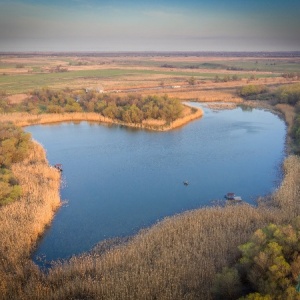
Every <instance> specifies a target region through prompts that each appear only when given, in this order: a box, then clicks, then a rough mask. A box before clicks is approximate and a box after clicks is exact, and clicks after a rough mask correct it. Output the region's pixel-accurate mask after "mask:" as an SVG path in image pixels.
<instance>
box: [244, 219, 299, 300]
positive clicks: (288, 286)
mask: <svg viewBox="0 0 300 300" xmlns="http://www.w3.org/2000/svg"><path fill="white" fill-rule="evenodd" d="M299 239H300V217H298V218H296V219H295V220H294V221H293V223H292V224H291V225H282V226H278V225H274V224H270V225H268V226H267V227H265V228H262V229H259V230H257V231H256V232H255V233H254V235H253V236H252V238H251V240H250V241H249V242H248V243H245V244H243V245H241V246H240V247H239V249H240V250H241V252H242V258H241V259H240V268H241V269H242V273H244V274H245V277H246V278H244V280H246V281H247V282H248V283H249V284H250V286H251V288H252V289H253V290H254V291H255V293H253V294H250V295H248V296H247V297H246V298H244V299H300V294H299V293H298V292H297V290H296V285H297V281H298V276H299V274H300V244H299Z"/></svg>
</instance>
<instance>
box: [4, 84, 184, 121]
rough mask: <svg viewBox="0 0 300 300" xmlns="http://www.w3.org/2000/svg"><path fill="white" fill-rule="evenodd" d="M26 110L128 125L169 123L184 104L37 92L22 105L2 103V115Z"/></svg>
mask: <svg viewBox="0 0 300 300" xmlns="http://www.w3.org/2000/svg"><path fill="white" fill-rule="evenodd" d="M1 111H2V112H13V111H25V112H29V113H34V114H41V113H65V112H96V113H99V114H100V115H102V116H104V117H107V118H111V119H116V120H119V121H122V122H125V123H137V124H138V123H142V121H143V120H147V119H155V120H165V121H166V122H167V123H170V122H172V121H174V120H176V119H178V118H179V117H180V116H181V113H182V111H183V105H182V103H181V102H180V101H179V100H178V99H170V98H168V96H146V97H142V96H139V95H128V96H125V97H118V96H115V95H109V94H101V93H97V92H96V91H89V92H85V91H79V92H78V91H77V92H74V91H71V90H69V89H65V90H60V91H54V90H50V89H42V90H36V91H34V92H32V94H31V96H30V97H28V99H26V100H24V101H23V102H22V103H19V104H9V103H7V101H5V100H4V99H2V100H0V112H1Z"/></svg>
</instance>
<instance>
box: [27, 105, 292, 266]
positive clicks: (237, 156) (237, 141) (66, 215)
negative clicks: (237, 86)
mask: <svg viewBox="0 0 300 300" xmlns="http://www.w3.org/2000/svg"><path fill="white" fill-rule="evenodd" d="M195 105H196V104H195ZM27 131H29V132H31V133H32V135H33V137H34V138H35V139H36V140H37V141H39V142H40V143H41V144H43V145H44V147H45V148H46V149H47V157H48V159H49V161H50V163H51V164H55V163H62V164H63V167H64V172H63V178H64V181H65V182H66V187H64V188H62V190H61V196H62V199H63V200H68V204H67V205H64V206H63V207H62V208H61V209H60V210H59V211H58V213H57V214H56V216H55V219H54V221H53V224H52V226H51V228H50V229H49V230H48V231H47V232H46V234H45V236H44V238H43V239H42V240H41V242H40V244H39V247H38V249H37V251H36V253H35V254H34V255H35V257H36V256H42V255H46V259H47V260H53V259H58V258H68V257H70V256H71V255H73V254H78V253H81V252H83V251H87V250H90V249H91V248H92V247H93V246H94V245H95V244H96V243H97V242H99V241H101V240H103V239H106V238H109V237H116V236H126V235H132V234H133V233H136V232H137V231H138V230H139V229H141V228H143V227H146V226H149V225H151V224H153V223H155V222H156V221H157V220H158V219H161V218H163V217H165V216H169V215H174V214H177V213H180V212H183V211H186V210H190V209H193V208H198V207H201V206H205V205H210V203H211V200H215V199H222V198H223V196H224V194H225V193H227V192H231V191H233V192H235V193H236V194H237V195H240V196H242V198H243V199H244V200H246V201H247V202H249V203H251V204H254V203H255V199H256V197H257V196H259V195H265V194H268V193H270V192H272V191H273V190H274V189H275V188H276V187H277V186H278V184H279V182H280V176H281V175H280V165H281V163H282V160H283V158H284V142H285V132H286V128H285V124H284V122H283V121H282V120H280V119H279V118H278V117H277V116H276V115H273V114H272V113H270V112H267V111H263V110H257V109H254V110H252V111H243V110H242V109H241V108H237V109H234V110H225V111H218V112H214V111H211V110H209V109H205V116H204V117H203V118H202V119H199V120H197V121H194V122H192V123H190V124H188V125H187V126H185V127H183V128H180V129H178V130H174V131H170V132H163V133H162V132H150V131H143V130H136V129H128V128H124V127H119V126H112V127H108V126H103V125H98V124H90V123H87V122H82V123H79V124H74V123H62V124H57V125H46V126H45V125H43V126H32V127H27ZM185 180H188V181H189V183H190V184H189V186H184V185H183V181H185Z"/></svg>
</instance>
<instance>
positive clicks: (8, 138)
mask: <svg viewBox="0 0 300 300" xmlns="http://www.w3.org/2000/svg"><path fill="white" fill-rule="evenodd" d="M30 146H31V140H30V134H29V133H25V132H24V131H23V130H22V129H21V128H19V127H16V126H15V125H13V124H12V123H0V205H4V204H8V203H10V202H13V201H14V200H16V199H18V198H19V197H20V196H21V193H22V191H21V187H20V186H19V185H18V181H17V180H16V179H15V178H14V176H13V174H12V172H11V170H10V168H11V165H12V164H13V163H16V162H20V161H22V160H24V159H25V158H26V157H27V155H28V150H29V148H30Z"/></svg>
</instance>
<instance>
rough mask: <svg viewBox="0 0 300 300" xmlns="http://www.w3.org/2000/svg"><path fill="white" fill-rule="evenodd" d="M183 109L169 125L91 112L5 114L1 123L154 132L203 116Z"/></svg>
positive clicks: (199, 110)
mask: <svg viewBox="0 0 300 300" xmlns="http://www.w3.org/2000/svg"><path fill="white" fill-rule="evenodd" d="M184 106H185V108H188V109H189V110H190V111H189V112H186V115H185V116H183V117H181V118H179V119H177V120H175V121H174V122H172V123H170V124H160V125H156V124H151V123H150V122H151V121H148V120H145V121H143V123H141V124H135V123H125V122H121V121H118V120H115V119H110V118H107V117H104V116H102V115H100V114H97V113H92V112H80V113H79V112H78V113H63V114H40V115H33V114H29V113H6V114H2V115H1V121H2V122H5V121H11V122H13V123H14V124H15V125H17V126H21V127H25V126H31V125H41V124H51V123H59V122H69V121H71V122H72V121H75V122H80V121H90V122H99V123H104V124H111V125H114V124H115V125H123V126H127V127H132V128H140V129H148V130H154V131H168V130H172V129H175V128H178V127H181V126H183V125H185V124H187V123H189V122H191V121H193V120H195V119H198V118H201V117H202V116H203V110H202V109H200V108H194V107H190V106H188V105H184Z"/></svg>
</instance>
